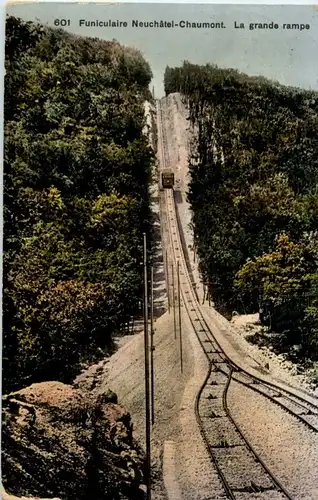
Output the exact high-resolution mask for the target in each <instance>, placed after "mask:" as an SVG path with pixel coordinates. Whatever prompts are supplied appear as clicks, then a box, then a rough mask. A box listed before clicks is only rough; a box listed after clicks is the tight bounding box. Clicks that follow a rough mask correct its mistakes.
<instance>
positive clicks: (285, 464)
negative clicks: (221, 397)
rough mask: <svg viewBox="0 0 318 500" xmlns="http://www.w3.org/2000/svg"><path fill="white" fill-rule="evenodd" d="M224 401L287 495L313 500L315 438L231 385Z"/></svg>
mask: <svg viewBox="0 0 318 500" xmlns="http://www.w3.org/2000/svg"><path fill="white" fill-rule="evenodd" d="M227 400H228V406H229V408H230V409H231V413H232V416H233V418H234V419H235V420H236V421H237V423H238V424H239V425H240V426H241V428H242V431H243V433H244V435H245V436H246V438H247V439H249V441H250V442H251V444H252V446H253V447H254V449H255V451H256V452H257V453H259V454H260V455H261V457H262V459H263V460H264V462H265V463H266V465H267V466H268V467H269V469H270V470H271V471H272V472H273V473H274V474H275V475H276V477H277V478H278V479H279V480H280V481H281V483H282V484H283V485H284V486H285V488H286V489H287V490H288V491H289V492H290V493H291V495H293V496H294V497H295V499H297V500H302V499H304V500H317V498H318V469H317V463H318V436H317V434H315V433H314V432H311V431H310V430H309V429H307V428H306V427H305V426H304V425H302V424H300V423H299V421H297V419H296V418H295V417H293V416H292V415H290V414H288V413H287V412H286V411H284V410H283V409H282V408H280V407H279V406H276V405H273V404H272V403H271V402H270V401H269V400H267V399H266V398H264V397H263V396H261V395H260V394H257V393H255V392H253V391H251V390H250V389H248V388H246V387H242V386H241V385H240V384H238V383H236V382H235V381H232V382H231V384H230V387H229V390H228V397H227ZM247 409H248V410H247ZM260 415H262V418H260Z"/></svg>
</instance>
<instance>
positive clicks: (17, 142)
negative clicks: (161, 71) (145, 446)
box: [3, 17, 154, 393]
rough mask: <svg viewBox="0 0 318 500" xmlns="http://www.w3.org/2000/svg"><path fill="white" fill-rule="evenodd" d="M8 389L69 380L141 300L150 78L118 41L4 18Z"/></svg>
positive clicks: (5, 348) (5, 365)
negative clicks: (145, 131) (146, 129)
mask: <svg viewBox="0 0 318 500" xmlns="http://www.w3.org/2000/svg"><path fill="white" fill-rule="evenodd" d="M5 65H6V76H5V109H4V114H5V125H4V129H5V143H4V235H5V238H4V278H3V288H4V300H3V392H4V393H6V392H8V391H10V390H13V389H17V388H19V387H21V386H24V385H28V384H30V383H32V382H37V381H42V380H60V381H62V382H68V381H70V380H71V379H72V377H73V376H74V375H75V374H76V373H77V372H78V370H79V367H80V366H81V364H82V363H83V362H86V361H89V360H91V359H93V357H96V352H100V354H101V355H102V354H103V353H105V352H107V350H108V349H109V348H110V347H111V344H112V336H113V334H114V332H116V331H117V330H119V329H120V328H121V327H122V326H123V324H124V323H125V322H126V321H128V320H129V319H130V317H131V316H133V315H134V314H135V313H136V311H137V310H138V307H139V304H140V300H141V299H142V268H141V262H142V244H143V241H142V233H143V232H144V231H146V232H148V231H149V230H150V209H149V194H148V184H149V181H150V177H151V166H152V164H153V159H154V154H153V151H152V148H151V147H150V146H149V144H148V139H147V137H145V135H144V134H143V127H144V124H145V119H144V101H145V99H151V94H150V92H149V90H148V86H149V83H150V81H151V78H152V74H151V70H150V67H149V65H148V63H147V62H146V61H145V60H144V59H143V57H142V55H141V54H140V53H139V52H138V51H136V50H134V49H131V48H129V47H123V46H121V45H120V44H119V43H117V42H116V41H112V42H109V41H102V40H99V39H89V38H82V37H76V36H73V35H70V34H67V33H66V32H63V31H62V30H56V29H50V28H46V27H43V26H40V25H37V24H33V23H30V22H27V23H26V22H23V21H21V20H19V19H17V18H14V17H8V18H7V21H6V54H5Z"/></svg>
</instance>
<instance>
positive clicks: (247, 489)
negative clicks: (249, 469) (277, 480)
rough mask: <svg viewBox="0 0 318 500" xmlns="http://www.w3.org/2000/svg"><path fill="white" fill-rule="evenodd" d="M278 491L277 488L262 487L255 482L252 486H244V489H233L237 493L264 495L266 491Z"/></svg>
mask: <svg viewBox="0 0 318 500" xmlns="http://www.w3.org/2000/svg"><path fill="white" fill-rule="evenodd" d="M275 490H277V488H276V486H275V485H273V486H261V485H258V484H256V483H254V481H251V484H249V485H247V486H243V487H242V488H233V489H232V491H235V492H237V493H264V492H265V491H275Z"/></svg>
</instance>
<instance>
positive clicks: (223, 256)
mask: <svg viewBox="0 0 318 500" xmlns="http://www.w3.org/2000/svg"><path fill="white" fill-rule="evenodd" d="M165 92H166V94H168V93H171V92H181V94H182V95H183V99H184V102H185V104H186V105H187V107H188V109H189V116H190V122H191V124H192V126H193V128H194V130H195V133H196V140H197V144H196V146H195V148H194V150H193V151H192V152H191V153H192V155H191V158H190V160H189V169H190V174H191V182H190V186H189V193H188V199H189V201H190V203H191V207H192V210H193V227H194V232H195V238H196V246H197V249H198V254H199V257H200V266H201V273H202V276H203V278H204V280H205V282H206V283H207V284H208V286H209V289H210V292H211V293H212V295H213V298H214V301H215V303H216V305H217V307H219V308H220V309H221V310H231V309H233V308H234V309H236V310H239V311H242V312H253V311H255V310H257V308H258V307H259V306H262V307H263V308H265V306H266V308H267V310H270V314H271V322H272V323H271V326H272V328H274V324H275V328H276V330H277V331H286V332H287V331H289V332H293V335H290V338H291V337H293V338H294V339H295V338H296V340H298V341H299V339H300V340H301V342H302V343H303V345H304V346H306V349H307V350H310V349H312V352H313V351H315V350H316V352H318V342H317V341H316V340H315V339H317V338H318V335H317V333H316V331H317V330H316V326H315V325H316V324H317V318H316V302H315V297H317V287H316V286H315V285H314V282H315V280H314V279H311V278H310V279H309V278H308V280H307V281H306V282H304V280H305V277H301V273H307V274H305V275H304V276H307V275H308V273H309V270H308V269H307V267H306V266H309V267H310V273H311V275H314V274H315V273H316V274H317V260H316V259H313V256H312V254H311V253H310V252H309V251H305V250H304V245H305V243H304V242H306V241H307V240H308V238H309V239H310V235H314V234H316V232H317V230H318V217H317V215H318V212H317V207H318V205H317V203H318V194H317V186H318V113H317V104H318V93H317V92H314V91H303V90H299V89H296V88H292V87H284V86H282V85H280V84H279V83H277V82H272V81H270V80H267V79H265V78H263V77H249V76H247V75H245V74H242V73H239V72H238V71H236V70H233V69H221V68H218V67H217V66H215V65H210V64H207V65H205V66H198V65H194V64H190V63H189V62H185V63H184V64H183V66H182V67H179V68H169V67H167V68H166V71H165ZM282 234H285V235H286V236H284V237H283V236H282V238H283V239H282V240H280V239H279V238H280V236H281V235H282ZM312 237H313V236H312ZM284 238H287V239H288V238H289V239H288V240H286V241H288V242H289V243H288V245H289V246H288V245H287V243H286V245H287V246H288V252H290V255H289V261H288V262H287V261H285V260H284V259H283V258H282V259H279V258H278V257H277V252H278V253H279V252H280V251H281V250H282V248H281V247H279V248H278V249H277V248H276V245H282V242H283V241H285V240H284ZM313 238H314V237H313ZM313 240H315V238H314V239H313ZM277 242H278V243H277ZM291 242H293V243H291ZM293 245H295V246H293ZM305 246H306V245H305ZM286 251H287V250H286ZM288 252H287V254H288ZM297 252H298V253H297ZM302 252H303V253H302ZM275 256H276V257H275ZM275 258H277V259H278V260H277V261H275ZM273 259H274V260H273ZM293 259H294V260H293ZM297 259H303V260H304V262H303V261H302V262H303V264H302V265H300V264H297V262H298V261H297ZM249 260H252V262H248V261H249ZM269 261H270V263H269ZM294 265H295V266H296V269H298V271H299V273H300V274H297V272H296V270H295V269H294V267H293V266H294ZM237 273H239V274H238V276H239V279H238V281H236V282H235V279H236V277H237ZM295 273H296V274H295ZM289 275H290V279H291V280H292V279H294V280H295V283H297V286H296V285H295V286H296V289H295V288H293V287H292V286H290V284H291V282H290V281H288V286H287V289H286V290H285V288H284V283H285V281H284V280H285V278H286V277H288V276H289ZM265 277H266V279H267V280H268V281H266V283H265V282H264V283H263V281H262V279H263V278H264V279H265ZM292 277H293V278H292ZM271 278H273V280H274V281H273V282H272V281H271ZM286 279H287V278H286ZM243 284H244V286H243ZM236 285H237V286H236ZM267 287H268V288H267ZM298 288H299V290H300V289H302V293H305V294H306V296H310V300H309V299H308V300H309V302H310V304H308V303H307V302H308V301H307V299H306V300H305V299H302V300H300V298H299V293H300V292H299V291H298ZM304 290H305V292H304ZM306 301H307V302H306ZM288 317H289V320H288ZM263 319H264V321H265V322H266V321H267V322H268V318H267V319H265V317H264V318H263ZM291 322H293V325H291ZM316 344H317V345H316Z"/></svg>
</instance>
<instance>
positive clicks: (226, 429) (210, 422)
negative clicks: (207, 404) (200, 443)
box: [200, 411, 242, 453]
mask: <svg viewBox="0 0 318 500" xmlns="http://www.w3.org/2000/svg"><path fill="white" fill-rule="evenodd" d="M200 416H201V411H200ZM201 420H202V423H203V425H204V430H205V431H206V433H207V437H208V441H209V444H210V446H212V447H214V446H222V443H227V444H228V446H237V445H241V444H242V438H241V437H240V435H239V434H238V433H237V431H236V429H235V427H234V425H233V424H232V423H231V422H230V421H229V419H228V418H227V417H224V418H223V417H221V418H210V417H203V416H202V418H201ZM227 451H228V452H229V453H230V451H229V449H227V448H226V449H225V453H227Z"/></svg>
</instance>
